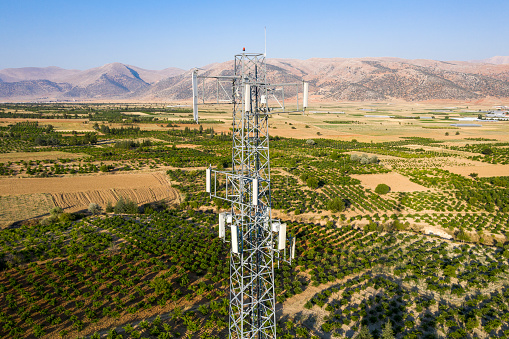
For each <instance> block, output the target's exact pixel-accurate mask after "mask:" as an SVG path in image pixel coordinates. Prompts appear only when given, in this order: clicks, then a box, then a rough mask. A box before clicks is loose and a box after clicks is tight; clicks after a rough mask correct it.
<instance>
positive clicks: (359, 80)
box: [0, 57, 509, 101]
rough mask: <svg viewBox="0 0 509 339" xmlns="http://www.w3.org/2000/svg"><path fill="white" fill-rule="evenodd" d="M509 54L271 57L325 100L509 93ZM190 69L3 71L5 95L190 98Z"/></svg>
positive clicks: (289, 77) (1, 94)
mask: <svg viewBox="0 0 509 339" xmlns="http://www.w3.org/2000/svg"><path fill="white" fill-rule="evenodd" d="M491 59H493V60H491ZM506 59H507V58H505V57H493V58H490V59H487V60H485V61H483V62H466V61H448V62H445V61H435V60H425V59H416V60H407V59H399V58H328V59H322V58H312V59H308V60H296V59H268V61H267V70H268V78H269V81H271V82H275V83H279V82H297V81H300V80H301V79H304V80H306V81H308V82H309V83H310V91H311V95H312V98H314V99H315V100H322V101H362V100H405V101H427V100H480V99H485V98H509V64H508V63H506ZM203 68H204V69H205V71H204V74H206V75H228V74H231V72H232V61H227V62H223V63H216V64H212V65H208V66H205V67H203ZM190 72H191V71H184V70H181V69H178V68H168V69H165V70H161V71H153V70H145V69H142V68H138V67H135V66H129V65H124V64H121V63H112V64H107V65H104V66H101V67H97V68H92V69H89V70H85V71H76V70H64V69H61V68H57V67H48V68H45V69H41V68H23V69H5V70H1V71H0V80H1V81H0V100H2V101H21V100H69V99H74V100H94V99H108V100H121V99H131V100H143V101H150V100H155V101H175V100H188V99H190V97H191V81H190ZM41 81H45V82H41ZM208 85H209V87H206V89H207V90H206V96H208V97H211V96H212V94H213V91H214V90H215V84H213V83H212V82H210V83H208ZM206 86H207V82H206Z"/></svg>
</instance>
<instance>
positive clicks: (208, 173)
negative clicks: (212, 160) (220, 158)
mask: <svg viewBox="0 0 509 339" xmlns="http://www.w3.org/2000/svg"><path fill="white" fill-rule="evenodd" d="M211 174H212V171H211V170H210V168H207V169H206V170H205V191H206V192H207V193H210V191H211V189H210V186H211V185H210V182H211V180H210V179H211Z"/></svg>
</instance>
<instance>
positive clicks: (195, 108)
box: [192, 70, 198, 123]
mask: <svg viewBox="0 0 509 339" xmlns="http://www.w3.org/2000/svg"><path fill="white" fill-rule="evenodd" d="M196 73H197V71H196V70H195V71H193V75H192V77H193V117H194V121H195V122H196V123H198V79H197V78H196Z"/></svg>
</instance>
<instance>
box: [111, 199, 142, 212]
mask: <svg viewBox="0 0 509 339" xmlns="http://www.w3.org/2000/svg"><path fill="white" fill-rule="evenodd" d="M114 211H115V213H126V214H137V213H138V205H137V204H136V203H135V202H134V201H132V200H129V199H125V198H124V197H120V199H118V201H117V203H116V204H115V207H114Z"/></svg>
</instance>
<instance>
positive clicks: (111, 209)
mask: <svg viewBox="0 0 509 339" xmlns="http://www.w3.org/2000/svg"><path fill="white" fill-rule="evenodd" d="M113 211H114V208H113V205H112V204H111V202H109V201H108V203H107V204H106V213H113Z"/></svg>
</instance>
